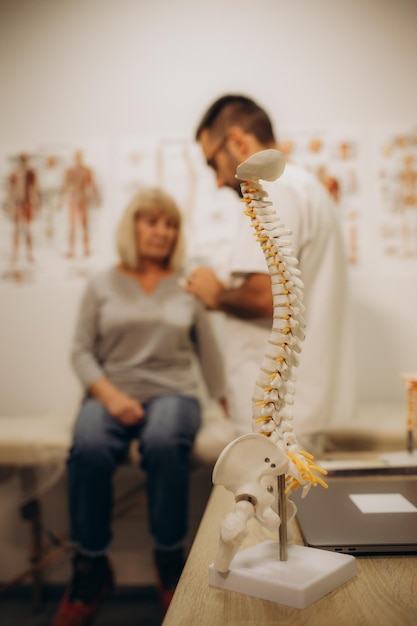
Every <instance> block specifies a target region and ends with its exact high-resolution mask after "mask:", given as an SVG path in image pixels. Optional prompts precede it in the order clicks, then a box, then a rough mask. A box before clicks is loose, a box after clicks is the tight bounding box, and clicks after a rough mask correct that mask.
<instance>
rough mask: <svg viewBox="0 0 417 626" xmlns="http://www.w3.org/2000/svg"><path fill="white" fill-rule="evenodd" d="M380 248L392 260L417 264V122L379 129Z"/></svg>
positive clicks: (377, 158)
mask: <svg viewBox="0 0 417 626" xmlns="http://www.w3.org/2000/svg"><path fill="white" fill-rule="evenodd" d="M376 135H377V138H376V140H375V152H376V187H377V189H376V195H377V234H378V241H379V252H380V255H381V257H382V259H383V260H387V261H389V262H390V264H401V265H402V266H403V267H404V265H405V264H408V265H412V266H414V267H415V266H416V265H417V124H415V125H414V126H412V125H410V126H409V128H408V129H404V128H403V129H402V130H401V129H399V128H398V129H397V130H392V131H387V130H384V131H379V132H378V133H376Z"/></svg>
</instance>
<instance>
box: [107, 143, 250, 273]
mask: <svg viewBox="0 0 417 626" xmlns="http://www.w3.org/2000/svg"><path fill="white" fill-rule="evenodd" d="M116 161H117V166H118V175H117V180H118V185H117V186H118V189H117V203H116V204H117V207H118V212H119V213H120V212H122V211H123V209H124V207H125V206H126V205H127V203H128V202H129V200H130V199H131V197H132V196H133V195H134V193H135V192H136V191H137V190H138V189H139V188H140V187H143V186H149V185H150V186H154V185H156V186H161V187H163V188H164V189H165V190H166V191H167V192H168V193H170V194H171V195H172V196H173V197H174V198H175V200H176V201H177V203H178V205H179V207H180V209H181V211H182V214H183V218H184V225H185V235H186V242H187V258H188V266H189V269H190V268H191V266H192V265H194V264H205V265H210V266H212V267H213V268H214V269H216V271H217V272H218V273H219V274H220V275H223V274H224V272H225V271H226V267H227V259H228V254H229V249H230V244H231V241H232V238H233V232H234V228H233V224H234V219H235V218H236V216H237V215H238V212H239V211H242V205H241V204H240V203H239V199H238V196H237V195H236V193H234V192H233V191H231V190H230V189H217V188H216V183H215V180H214V175H213V173H212V172H211V170H210V169H209V168H208V167H207V165H206V163H205V161H204V159H203V156H202V153H201V149H200V147H199V145H198V144H196V143H194V142H191V141H186V140H175V139H173V140H159V141H158V140H155V139H144V138H140V137H138V138H135V137H128V138H125V139H120V140H119V142H118V148H117V159H116Z"/></svg>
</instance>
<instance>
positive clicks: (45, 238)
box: [0, 142, 108, 284]
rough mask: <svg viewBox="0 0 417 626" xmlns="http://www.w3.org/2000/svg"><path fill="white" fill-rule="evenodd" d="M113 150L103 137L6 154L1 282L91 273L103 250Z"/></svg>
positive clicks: (1, 161) (1, 176) (0, 166)
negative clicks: (109, 157) (106, 189)
mask: <svg viewBox="0 0 417 626" xmlns="http://www.w3.org/2000/svg"><path fill="white" fill-rule="evenodd" d="M106 154H108V149H105V148H104V146H103V145H102V144H101V142H97V143H90V144H88V143H87V142H79V143H75V142H68V143H62V144H58V143H57V144H45V145H35V146H32V148H31V149H29V150H25V151H23V150H19V149H13V148H10V149H9V150H7V151H6V153H5V154H3V155H1V156H0V184H1V188H0V194H1V198H0V280H1V281H6V282H9V283H10V282H11V283H19V284H26V283H30V284H32V283H42V282H49V281H50V280H57V279H62V278H63V279H65V280H66V279H69V278H71V277H76V276H85V275H86V273H88V271H89V270H90V268H91V267H92V265H93V264H94V262H95V261H96V260H97V257H98V255H99V254H100V238H101V226H102V221H103V220H102V219H101V218H102V215H103V212H104V207H105V203H104V201H103V200H104V195H105V194H104V181H105V180H106V178H107V177H108V175H107V171H106V169H107V163H106Z"/></svg>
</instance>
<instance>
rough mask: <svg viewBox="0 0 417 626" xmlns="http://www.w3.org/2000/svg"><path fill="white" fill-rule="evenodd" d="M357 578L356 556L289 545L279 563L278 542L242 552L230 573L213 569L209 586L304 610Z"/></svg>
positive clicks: (235, 560) (210, 568)
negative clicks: (286, 556)
mask: <svg viewBox="0 0 417 626" xmlns="http://www.w3.org/2000/svg"><path fill="white" fill-rule="evenodd" d="M354 576H356V561H355V557H353V556H350V555H349V554H340V553H337V552H330V551H329V550H319V549H317V548H309V547H306V546H295V545H289V546H288V560H287V561H280V560H279V544H278V542H276V541H264V542H262V543H259V544H257V545H256V546H253V547H252V548H248V549H247V550H242V551H241V552H238V553H237V554H236V556H235V557H234V559H233V561H232V564H231V569H230V570H229V571H228V572H227V574H220V573H219V572H218V571H217V570H216V569H215V568H214V565H213V564H212V565H210V566H209V584H210V585H212V586H214V587H221V588H222V589H229V590H230V591H237V592H238V593H244V594H246V595H248V596H254V597H255V598H262V599H263V600H270V601H271V602H278V603H280V604H285V605H286V606H292V607H294V608H296V609H304V608H305V607H306V606H308V605H309V604H312V603H313V602H315V601H316V600H319V599H320V598H322V597H323V596H325V595H326V594H327V593H330V592H331V591H333V590H334V589H336V587H339V586H340V585H343V583H345V582H347V581H348V580H350V579H351V578H353V577H354Z"/></svg>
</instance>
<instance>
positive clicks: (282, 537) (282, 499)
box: [278, 474, 288, 561]
mask: <svg viewBox="0 0 417 626" xmlns="http://www.w3.org/2000/svg"><path fill="white" fill-rule="evenodd" d="M278 515H279V517H280V520H281V524H280V526H279V531H278V535H279V560H280V561H287V560H288V539H287V498H286V495H285V474H280V475H279V476H278Z"/></svg>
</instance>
